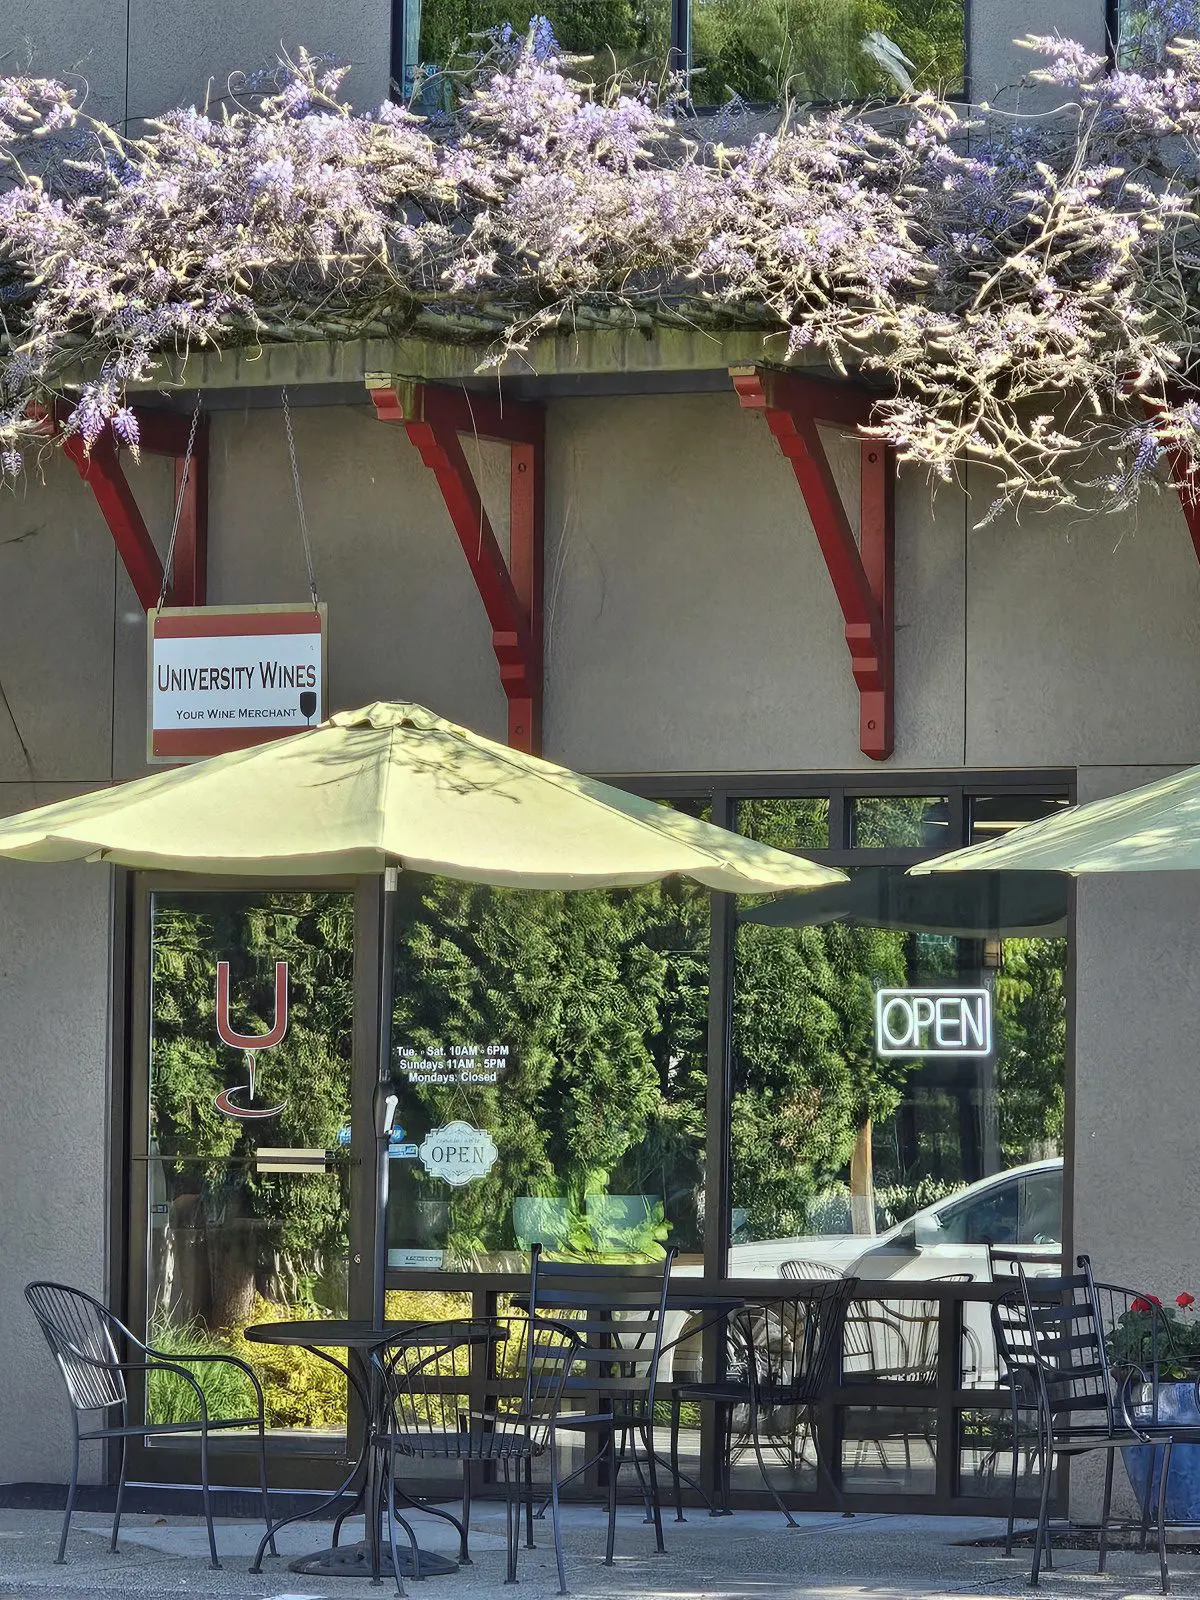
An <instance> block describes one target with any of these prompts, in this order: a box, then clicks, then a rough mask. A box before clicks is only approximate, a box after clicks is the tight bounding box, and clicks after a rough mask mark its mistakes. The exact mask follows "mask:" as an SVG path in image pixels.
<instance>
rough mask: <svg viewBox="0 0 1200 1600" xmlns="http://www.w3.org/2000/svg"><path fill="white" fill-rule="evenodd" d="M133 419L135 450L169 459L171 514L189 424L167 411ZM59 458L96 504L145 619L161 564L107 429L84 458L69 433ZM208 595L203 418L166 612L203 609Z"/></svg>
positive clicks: (58, 414)
mask: <svg viewBox="0 0 1200 1600" xmlns="http://www.w3.org/2000/svg"><path fill="white" fill-rule="evenodd" d="M135 415H136V416H137V420H138V429H139V431H140V434H141V449H142V450H144V451H145V452H146V454H147V455H161V456H172V457H174V460H175V477H174V498H173V499H172V502H171V504H172V508H174V505H175V503H176V501H177V500H178V497H179V489H180V483H181V480H182V478H183V463H184V459H185V456H186V453H187V440H188V434H189V432H190V430H191V419H190V418H189V417H184V416H181V415H179V414H178V413H177V412H173V411H142V410H136V411H135ZM62 419H63V409H62V408H58V409H57V410H56V420H58V421H59V422H60V423H61V421H62ZM63 452H64V454H65V455H66V456H67V458H68V460H70V461H73V462H74V464H75V467H76V470H77V471H78V473H79V476H80V477H81V478H82V479H83V481H84V483H86V484H87V486H88V488H89V489H90V490H91V491H92V493H93V494H94V495H95V497H96V504H97V505H98V506H99V507H100V513H101V515H102V516H103V518H104V520H105V522H106V523H107V524H108V529H109V532H110V533H111V534H112V536H113V542H114V543H115V544H116V547H117V553H118V554H119V555H120V557H121V560H122V561H123V562H124V564H125V571H126V572H127V573H128V574H129V581H130V582H131V583H132V584H133V588H134V592H135V593H136V595H137V597H138V599H139V601H140V602H141V604H142V609H143V610H145V611H149V610H150V609H151V607H152V606H156V605H157V604H158V597H159V594H160V592H161V590H162V577H163V569H162V561H161V559H160V557H159V554H158V551H157V549H156V548H155V545H154V540H153V539H152V538H151V537H150V530H149V529H148V528H147V527H146V520H145V518H144V517H143V516H142V513H141V511H140V510H139V509H138V503H137V501H136V500H135V498H134V494H133V490H132V489H131V488H130V486H129V480H128V478H126V476H125V471H124V468H123V467H122V465H121V457H120V452H119V451H118V449H117V445H116V441H115V440H114V439H113V436H112V434H111V432H109V431H108V430H107V429H106V430H105V431H104V433H103V434H101V436H100V437H99V438H98V439H97V440H96V442H95V444H93V446H92V448H91V452H90V453H88V452H87V451H85V450H84V445H83V440H82V439H81V438H80V436H79V435H78V434H77V433H72V434H68V435H67V436H66V437H65V438H64V439H63ZM207 588H208V418H207V417H204V416H202V417H201V418H200V422H199V424H198V426H197V428H196V442H195V445H194V446H193V449H192V459H191V464H190V466H189V468H188V475H187V487H186V489H185V491H184V496H183V505H182V507H181V508H180V513H179V531H178V533H177V535H176V538H175V555H174V558H173V560H172V563H171V586H170V589H169V590H168V591H167V603H168V604H169V605H173V606H202V605H204V604H205V603H206V596H207Z"/></svg>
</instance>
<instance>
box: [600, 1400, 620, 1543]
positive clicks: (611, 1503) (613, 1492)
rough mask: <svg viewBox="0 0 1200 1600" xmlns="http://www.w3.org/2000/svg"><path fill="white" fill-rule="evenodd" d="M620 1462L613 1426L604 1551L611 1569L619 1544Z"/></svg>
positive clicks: (610, 1437)
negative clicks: (618, 1474) (606, 1532)
mask: <svg viewBox="0 0 1200 1600" xmlns="http://www.w3.org/2000/svg"><path fill="white" fill-rule="evenodd" d="M619 1470H620V1462H619V1461H618V1460H617V1426H616V1423H614V1424H613V1426H612V1429H611V1431H610V1432H609V1435H608V1544H607V1546H606V1547H605V1551H604V1565H605V1566H606V1567H611V1566H612V1564H613V1550H614V1549H615V1548H616V1543H617V1473H618V1472H619Z"/></svg>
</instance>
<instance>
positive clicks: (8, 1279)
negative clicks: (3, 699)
mask: <svg viewBox="0 0 1200 1600" xmlns="http://www.w3.org/2000/svg"><path fill="white" fill-rule="evenodd" d="M73 792H75V786H74V785H61V784H39V785H37V787H36V789H35V787H34V786H33V785H25V784H14V783H0V810H3V811H4V812H5V813H8V812H12V811H17V810H21V809H22V808H24V807H25V806H28V805H33V804H35V803H37V802H39V801H43V802H46V801H50V800H53V799H62V798H66V797H67V795H69V794H71V793H73ZM111 879H112V874H111V872H110V871H109V869H107V868H105V867H100V866H92V865H84V864H80V865H77V866H76V865H72V866H68V867H48V866H33V865H30V864H28V863H25V862H3V863H0V1073H2V1075H3V1080H4V1097H5V1106H6V1111H5V1138H4V1162H3V1167H2V1169H0V1217H2V1218H3V1226H2V1227H0V1286H2V1289H3V1292H2V1293H0V1439H2V1440H3V1441H4V1459H5V1465H4V1471H3V1476H4V1478H5V1479H9V1480H11V1479H18V1480H24V1481H33V1482H38V1481H47V1482H63V1481H64V1480H65V1476H66V1473H67V1470H68V1468H69V1465H70V1449H69V1440H70V1423H69V1417H68V1410H67V1403H66V1396H65V1393H64V1391H63V1388H62V1383H61V1379H60V1377H59V1375H58V1373H57V1371H56V1370H55V1368H54V1366H53V1364H52V1361H51V1357H50V1352H49V1350H48V1349H47V1348H46V1345H45V1343H44V1341H43V1339H42V1337H41V1334H40V1332H39V1330H38V1327H37V1324H36V1323H35V1322H34V1320H33V1317H32V1316H31V1314H30V1313H29V1310H28V1308H27V1307H26V1304H25V1300H24V1297H23V1295H22V1293H21V1291H22V1289H23V1287H24V1285H25V1284H26V1283H27V1282H29V1281H30V1280H31V1279H32V1278H55V1279H59V1280H61V1281H64V1282H67V1283H72V1284H76V1285H78V1287H80V1288H82V1289H86V1290H88V1291H89V1292H90V1293H92V1294H97V1295H104V1294H105V1293H106V1290H107V1283H106V1273H107V1258H106V1223H107V1160H106V1158H107V1149H108V1123H107V1105H108V1088H107V1085H108V1063H107V1038H108V1008H109V983H110V972H111V955H110V944H109V921H110V919H109V907H110V892H111ZM101 1465H102V1464H101V1461H100V1458H99V1453H98V1451H97V1450H96V1448H95V1447H90V1448H89V1449H88V1451H87V1453H86V1455H85V1457H84V1463H83V1472H84V1478H85V1481H99V1480H100V1477H101Z"/></svg>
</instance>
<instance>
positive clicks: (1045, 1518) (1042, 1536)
mask: <svg viewBox="0 0 1200 1600" xmlns="http://www.w3.org/2000/svg"><path fill="white" fill-rule="evenodd" d="M1053 1476H1054V1451H1053V1450H1052V1449H1051V1448H1050V1442H1049V1440H1046V1443H1045V1449H1044V1450H1043V1452H1042V1498H1041V1500H1040V1502H1039V1504H1038V1523H1037V1532H1036V1533H1035V1534H1034V1537H1033V1568H1032V1570H1031V1572H1030V1574H1029V1582H1030V1584H1031V1585H1032V1586H1033V1587H1034V1588H1035V1589H1036V1588H1037V1585H1038V1578H1039V1577H1040V1575H1041V1571H1042V1547H1043V1544H1044V1545H1045V1547H1046V1556H1047V1565H1049V1554H1050V1548H1049V1547H1050V1540H1049V1538H1048V1532H1049V1525H1050V1480H1051V1479H1052V1478H1053Z"/></svg>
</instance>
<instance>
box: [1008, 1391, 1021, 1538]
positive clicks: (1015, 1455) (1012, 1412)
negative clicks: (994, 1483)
mask: <svg viewBox="0 0 1200 1600" xmlns="http://www.w3.org/2000/svg"><path fill="white" fill-rule="evenodd" d="M1014 1385H1015V1380H1014ZM1009 1421H1010V1425H1011V1427H1012V1482H1011V1483H1010V1485H1009V1490H1008V1526H1007V1528H1005V1530H1004V1554H1005V1555H1006V1556H1011V1555H1012V1553H1013V1531H1014V1529H1015V1528H1016V1525H1017V1473H1018V1471H1019V1470H1020V1465H1021V1456H1020V1435H1019V1434H1018V1432H1017V1391H1016V1388H1015V1386H1014V1387H1012V1388H1010V1390H1009Z"/></svg>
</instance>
